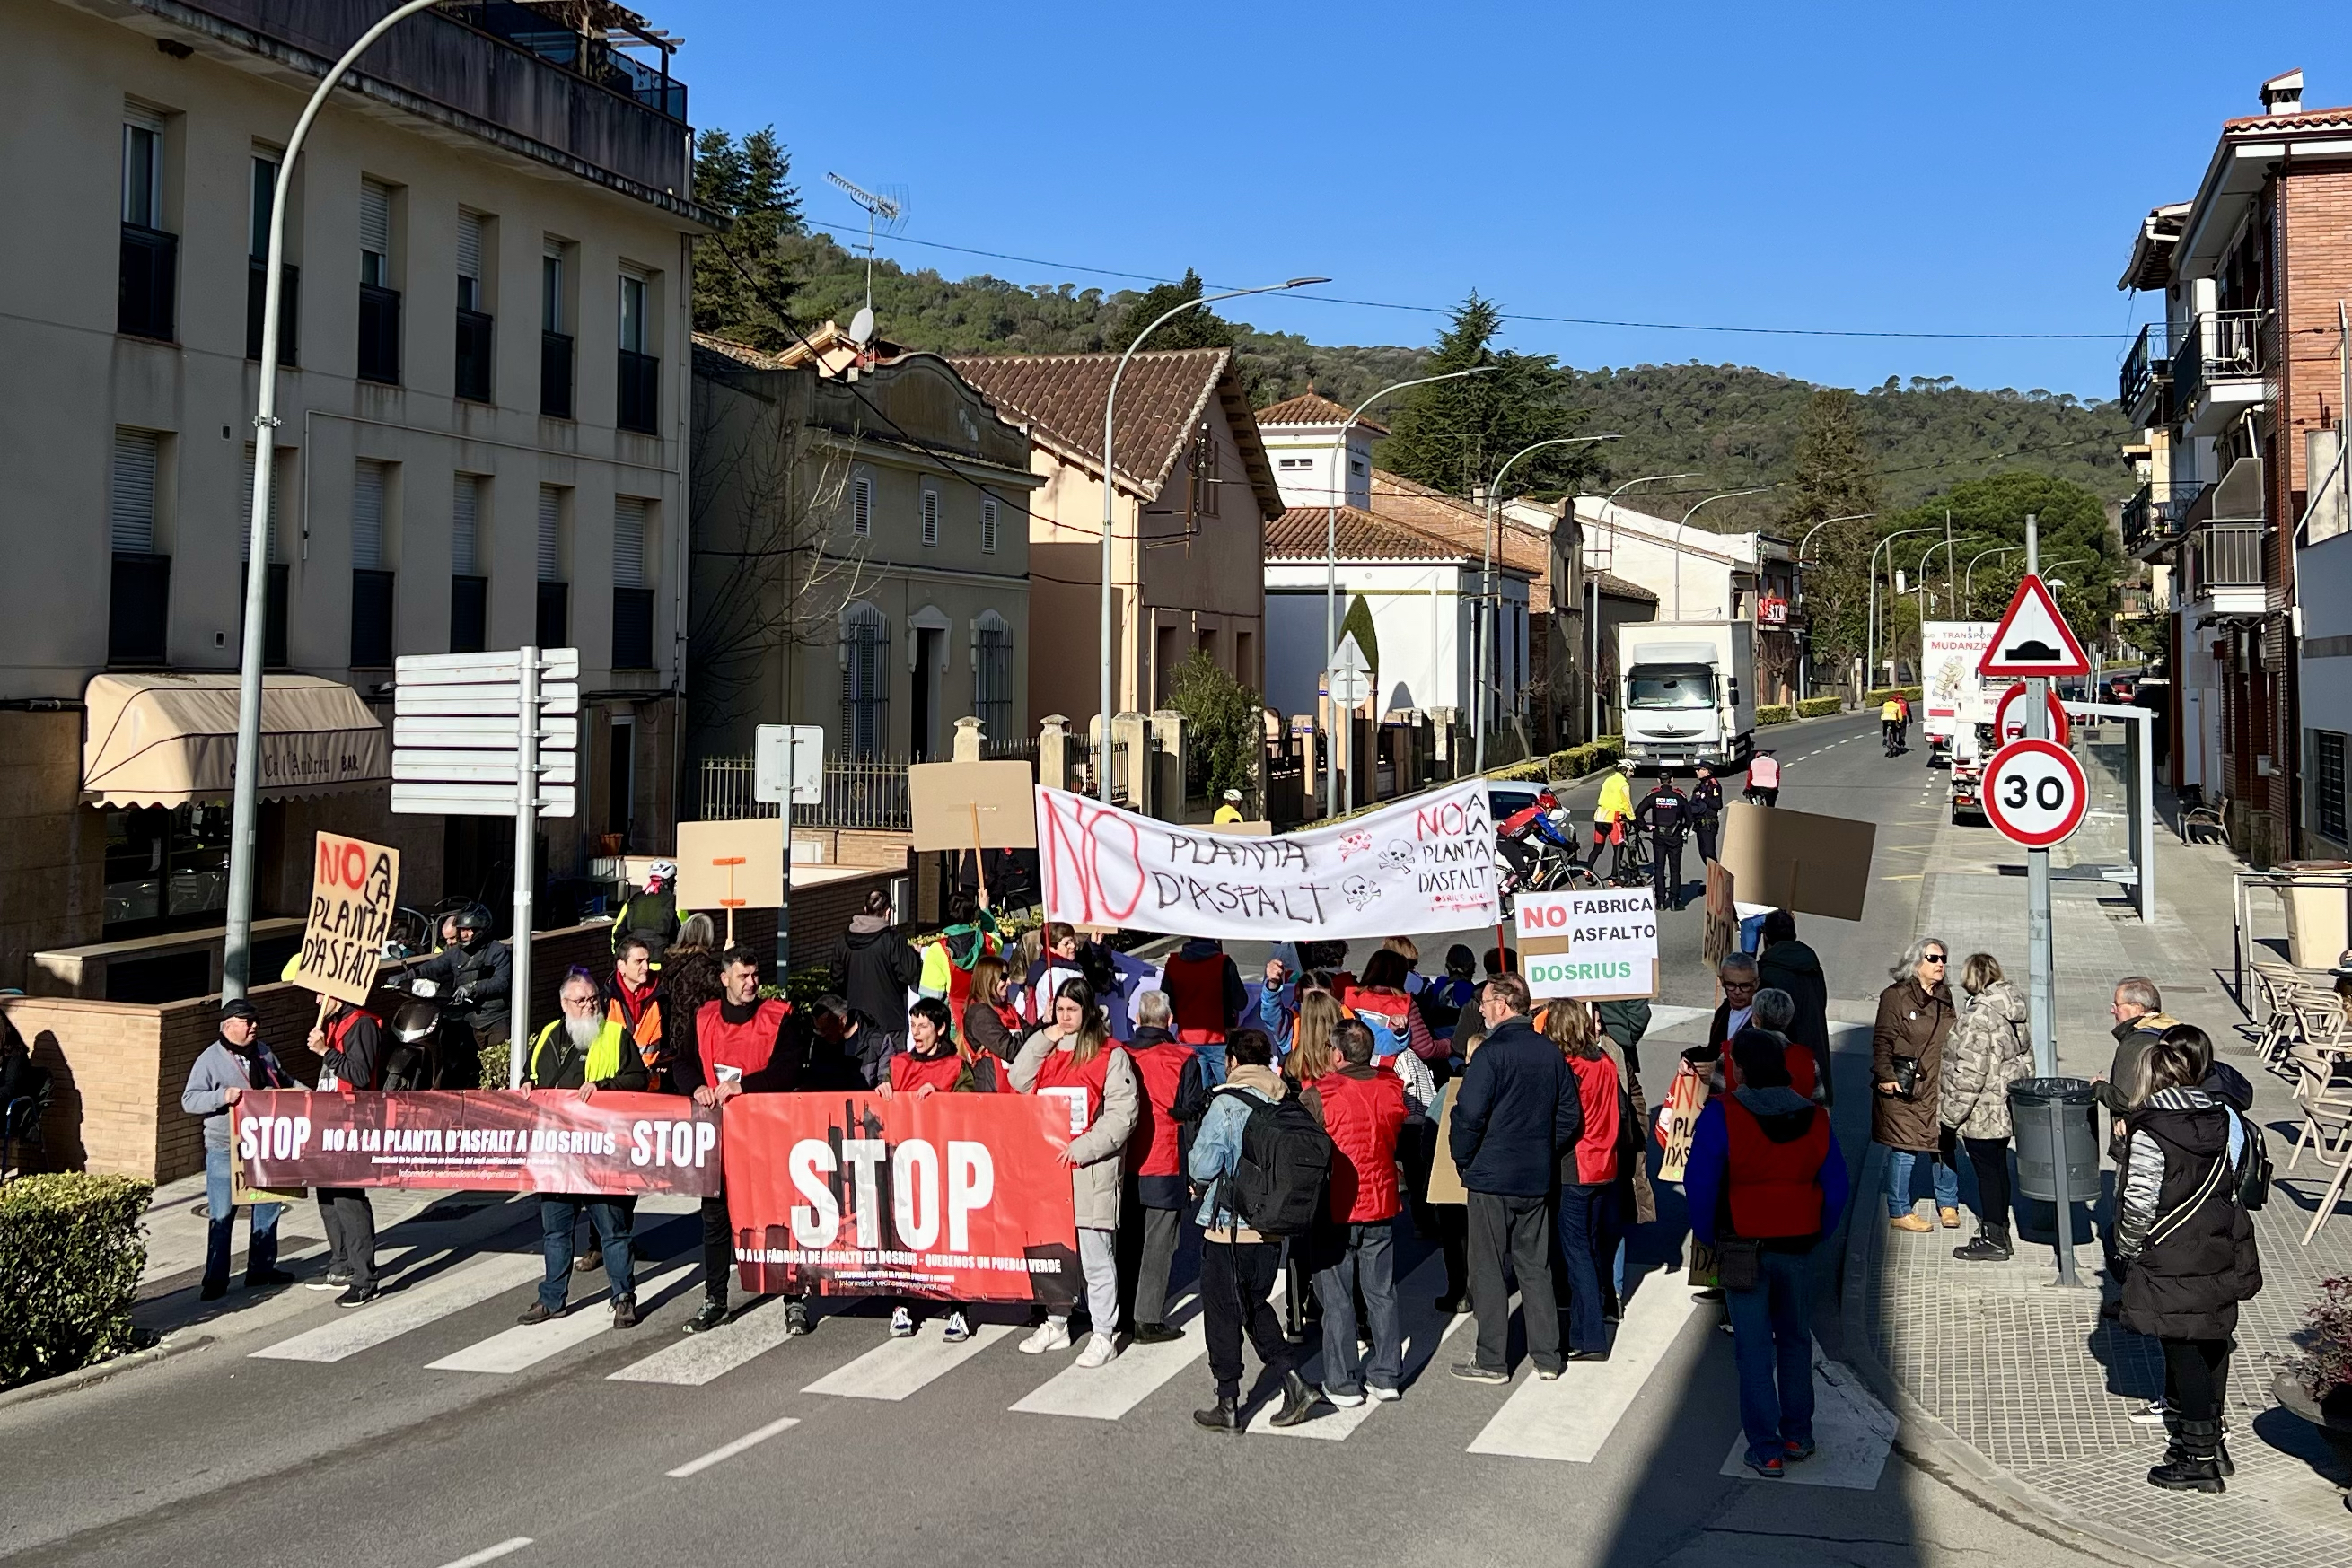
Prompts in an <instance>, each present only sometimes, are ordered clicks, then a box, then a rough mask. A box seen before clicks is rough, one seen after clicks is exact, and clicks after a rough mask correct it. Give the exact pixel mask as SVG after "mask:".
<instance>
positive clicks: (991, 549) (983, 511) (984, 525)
mask: <svg viewBox="0 0 2352 1568" xmlns="http://www.w3.org/2000/svg"><path fill="white" fill-rule="evenodd" d="M980 553H981V554H982V555H994V554H995V553H996V497H993V496H983V497H981V501H980Z"/></svg>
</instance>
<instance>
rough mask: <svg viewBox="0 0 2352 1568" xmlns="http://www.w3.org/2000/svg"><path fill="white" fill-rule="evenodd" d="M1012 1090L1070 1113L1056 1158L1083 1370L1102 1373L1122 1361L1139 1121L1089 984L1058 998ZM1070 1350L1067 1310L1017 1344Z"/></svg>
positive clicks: (1119, 1052)
mask: <svg viewBox="0 0 2352 1568" xmlns="http://www.w3.org/2000/svg"><path fill="white" fill-rule="evenodd" d="M1013 1088H1014V1089H1015V1090H1017V1091H1019V1092H1022V1093H1024V1094H1032V1093H1034V1094H1043V1095H1052V1096H1054V1097H1055V1098H1056V1099H1057V1100H1058V1101H1060V1102H1061V1103H1065V1104H1066V1105H1067V1106H1068V1107H1069V1112H1070V1121H1069V1128H1070V1141H1069V1142H1068V1143H1066V1144H1065V1145H1062V1149H1061V1152H1060V1153H1059V1154H1058V1155H1055V1158H1056V1159H1057V1160H1059V1161H1060V1162H1061V1164H1062V1165H1063V1166H1066V1167H1067V1168H1068V1170H1069V1172H1070V1196H1071V1199H1072V1202H1073V1204H1074V1205H1075V1207H1076V1216H1077V1222H1078V1225H1077V1229H1078V1266H1079V1268H1080V1269H1081V1270H1083V1271H1084V1273H1085V1276H1086V1285H1087V1315H1088V1316H1089V1317H1091V1318H1092V1319H1093V1320H1094V1333H1093V1336H1092V1337H1091V1338H1090V1339H1089V1340H1088V1341H1087V1348H1086V1349H1085V1350H1084V1351H1082V1352H1080V1353H1079V1355H1078V1364H1079V1365H1080V1366H1083V1367H1089V1368H1091V1367H1097V1366H1103V1365H1106V1364H1108V1363H1109V1362H1110V1361H1111V1360H1112V1359H1113V1358H1114V1357H1116V1356H1117V1355H1118V1339H1117V1337H1116V1335H1117V1334H1118V1245H1117V1243H1118V1205H1119V1188H1120V1186H1121V1185H1122V1178H1123V1177H1124V1176H1125V1174H1126V1171H1125V1164H1126V1162H1125V1158H1124V1156H1125V1155H1126V1151H1127V1141H1128V1139H1129V1138H1130V1137H1131V1136H1133V1135H1134V1133H1135V1126H1136V1122H1137V1120H1138V1118H1139V1116H1140V1115H1141V1107H1140V1103H1139V1102H1140V1095H1139V1092H1138V1090H1137V1088H1136V1082H1135V1068H1134V1066H1133V1065H1132V1064H1131V1063H1130V1062H1129V1060H1128V1055H1127V1051H1125V1049H1124V1048H1122V1047H1121V1046H1119V1045H1118V1043H1117V1042H1115V1041H1114V1040H1112V1039H1111V1038H1110V1026H1109V1024H1108V1022H1107V1021H1106V1020H1105V1019H1104V1018H1103V1013H1102V1009H1100V1008H1099V1007H1097V1006H1096V1005H1095V994H1094V992H1093V990H1092V989H1090V988H1088V987H1087V983H1086V982H1085V981H1084V980H1070V981H1067V982H1066V983H1065V984H1064V985H1063V987H1062V988H1061V990H1060V991H1059V992H1058V993H1056V994H1055V998H1054V1021H1053V1022H1052V1023H1051V1024H1049V1025H1047V1026H1046V1027H1045V1028H1044V1029H1042V1030H1038V1031H1037V1032H1036V1033H1035V1034H1033V1035H1031V1036H1030V1037H1029V1041H1028V1043H1027V1044H1026V1045H1024V1046H1023V1047H1022V1048H1021V1054H1020V1056H1019V1057H1017V1058H1016V1059H1015V1060H1014V1061H1013ZM1069 1346H1070V1312H1069V1309H1068V1308H1066V1307H1065V1308H1061V1309H1059V1310H1057V1311H1055V1312H1049V1313H1047V1314H1046V1317H1045V1322H1043V1323H1042V1324H1040V1325H1039V1326H1038V1328H1037V1330H1036V1332H1035V1333H1032V1334H1031V1335H1030V1336H1029V1337H1028V1338H1027V1339H1024V1340H1023V1341H1022V1342H1021V1349H1022V1350H1023V1351H1024V1353H1025V1354H1030V1355H1043V1354H1045V1353H1046V1352H1048V1351H1055V1350H1067V1349H1068V1348H1069Z"/></svg>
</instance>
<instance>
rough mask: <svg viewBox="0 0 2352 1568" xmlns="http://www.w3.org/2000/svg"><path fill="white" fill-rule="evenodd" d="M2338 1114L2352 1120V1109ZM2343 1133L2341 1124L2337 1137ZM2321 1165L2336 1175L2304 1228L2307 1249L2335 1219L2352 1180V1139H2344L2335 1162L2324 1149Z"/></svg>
mask: <svg viewBox="0 0 2352 1568" xmlns="http://www.w3.org/2000/svg"><path fill="white" fill-rule="evenodd" d="M2336 1114H2338V1115H2339V1116H2345V1117H2347V1119H2352V1108H2347V1109H2339V1110H2338V1111H2337V1112H2336ZM2305 1116H2306V1121H2305V1126H2306V1127H2308V1126H2309V1125H2310V1123H2309V1121H2308V1119H2307V1118H2308V1116H2309V1112H2308V1111H2307V1110H2306V1112H2305ZM2343 1132H2344V1128H2343V1126H2342V1124H2341V1123H2339V1124H2338V1127H2337V1135H2338V1136H2339V1138H2341V1137H2342V1136H2343ZM2299 1147H2300V1145H2298V1148H2299ZM2319 1163H2320V1164H2322V1165H2324V1166H2332V1167H2334V1169H2335V1172H2336V1174H2335V1176H2332V1177H2330V1178H2329V1179H2328V1183H2327V1190H2326V1192H2324V1193H2322V1194H2321V1195H2320V1198H2319V1207H2317V1208H2316V1209H2315V1210H2313V1211H2312V1216H2311V1223H2310V1224H2309V1225H2306V1226H2305V1227H2304V1228H2303V1244H2304V1245H2305V1247H2308V1246H2310V1245H2311V1239H2312V1238H2313V1237H2315V1236H2316V1235H2318V1234H2319V1232H2320V1229H2321V1228H2322V1227H2324V1226H2325V1225H2326V1223H2327V1222H2328V1221H2329V1220H2330V1219H2332V1218H2335V1216H2336V1204H2337V1203H2339V1202H2340V1201H2342V1199H2343V1197H2344V1187H2345V1183H2346V1182H2347V1179H2352V1138H2344V1139H2343V1145H2342V1147H2341V1148H2340V1149H2339V1150H2338V1151H2337V1154H2336V1158H2334V1159H2333V1160H2331V1159H2329V1158H2328V1157H2327V1151H2326V1149H2322V1150H2321V1151H2320V1153H2319ZM2287 1168H2288V1169H2290V1170H2292V1169H2294V1164H2293V1162H2292V1161H2290V1162H2289V1163H2288V1166H2287Z"/></svg>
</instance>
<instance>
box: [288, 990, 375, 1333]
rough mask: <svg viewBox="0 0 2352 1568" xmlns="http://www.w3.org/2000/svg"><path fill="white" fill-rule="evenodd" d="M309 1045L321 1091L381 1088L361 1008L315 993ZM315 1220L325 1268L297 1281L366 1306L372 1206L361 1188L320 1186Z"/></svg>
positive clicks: (371, 1031) (369, 1026)
mask: <svg viewBox="0 0 2352 1568" xmlns="http://www.w3.org/2000/svg"><path fill="white" fill-rule="evenodd" d="M310 1049H311V1050H312V1051H315V1052H317V1053H318V1056H319V1084H318V1087H319V1090H320V1092H321V1093H326V1092H331V1091H334V1090H338V1089H340V1090H342V1091H344V1092H354V1091H358V1090H362V1089H381V1088H383V1056H384V1051H383V1030H382V1029H381V1028H380V1027H379V1026H378V1025H377V1023H376V1017H375V1014H373V1013H372V1012H369V1011H368V1010H367V1009H365V1008H355V1007H352V1005H351V1004H349V1003H348V1002H340V1001H337V1000H335V999H334V998H331V997H321V998H320V1012H319V1024H318V1027H317V1028H315V1029H313V1030H311V1031H310ZM319 1222H320V1224H321V1225H323V1226H325V1227H326V1230H327V1271H326V1273H325V1274H323V1275H322V1276H320V1278H318V1279H316V1280H307V1281H303V1282H304V1283H305V1284H306V1285H308V1286H309V1287H310V1289H311V1290H314V1291H334V1290H340V1291H342V1294H341V1295H340V1296H338V1297H336V1298H335V1305H337V1306H339V1307H363V1306H366V1305H367V1304H368V1303H369V1302H370V1301H374V1300H375V1297H376V1285H375V1208H374V1206H373V1205H372V1204H370V1203H369V1202H368V1194H367V1188H365V1187H363V1186H322V1187H320V1189H319Z"/></svg>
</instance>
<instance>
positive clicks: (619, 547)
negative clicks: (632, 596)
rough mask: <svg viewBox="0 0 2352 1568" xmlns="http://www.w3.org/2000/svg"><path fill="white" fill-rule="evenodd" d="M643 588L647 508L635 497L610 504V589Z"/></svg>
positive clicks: (625, 497)
mask: <svg viewBox="0 0 2352 1568" xmlns="http://www.w3.org/2000/svg"><path fill="white" fill-rule="evenodd" d="M645 585H646V504H645V502H643V501H641V500H639V499H638V498H637V497H635V496H621V497H615V498H614V502H613V586H614V587H615V588H643V587H644V586H645Z"/></svg>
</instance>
